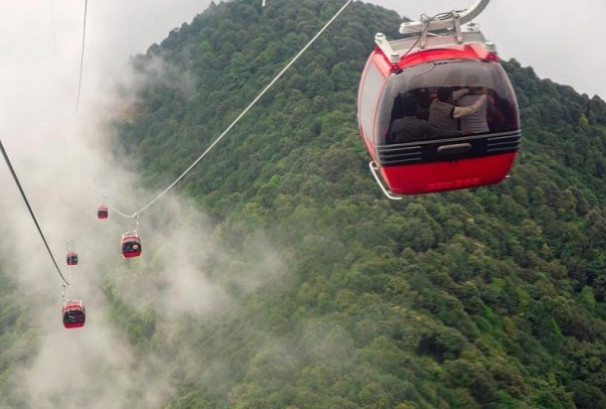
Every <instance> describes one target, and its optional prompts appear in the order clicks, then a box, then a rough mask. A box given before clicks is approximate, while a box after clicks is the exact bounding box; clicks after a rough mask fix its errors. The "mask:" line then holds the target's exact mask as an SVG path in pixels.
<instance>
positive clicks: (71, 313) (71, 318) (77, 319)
mask: <svg viewBox="0 0 606 409" xmlns="http://www.w3.org/2000/svg"><path fill="white" fill-rule="evenodd" d="M84 320H85V315H84V312H83V311H80V310H67V311H65V313H64V314H63V324H79V323H82V322H84Z"/></svg>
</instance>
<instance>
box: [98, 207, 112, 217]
mask: <svg viewBox="0 0 606 409" xmlns="http://www.w3.org/2000/svg"><path fill="white" fill-rule="evenodd" d="M108 216H109V210H108V209H107V206H106V205H104V204H102V205H99V208H98V209H97V217H98V218H99V219H107V217H108Z"/></svg>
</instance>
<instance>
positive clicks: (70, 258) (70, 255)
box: [65, 251, 78, 266]
mask: <svg viewBox="0 0 606 409" xmlns="http://www.w3.org/2000/svg"><path fill="white" fill-rule="evenodd" d="M65 258H66V260H67V265H68V266H75V265H78V253H76V252H75V251H68V252H67V256H66V257H65Z"/></svg>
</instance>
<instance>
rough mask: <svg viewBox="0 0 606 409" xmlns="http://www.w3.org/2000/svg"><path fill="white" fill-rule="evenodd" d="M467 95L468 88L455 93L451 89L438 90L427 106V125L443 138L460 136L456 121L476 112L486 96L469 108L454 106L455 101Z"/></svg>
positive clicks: (483, 103) (482, 96) (484, 101)
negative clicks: (438, 132)
mask: <svg viewBox="0 0 606 409" xmlns="http://www.w3.org/2000/svg"><path fill="white" fill-rule="evenodd" d="M468 93H469V89H468V88H462V89H459V90H457V91H454V90H453V89H452V87H441V88H439V89H438V95H437V98H435V99H434V100H433V101H432V103H431V105H430V106H429V124H430V125H431V126H433V127H434V128H436V129H438V130H439V131H440V133H441V134H442V135H444V136H447V135H452V136H457V135H460V134H461V133H460V132H459V130H458V124H457V120H458V119H459V118H463V117H465V116H468V115H471V114H473V113H474V112H477V111H478V110H480V109H481V108H482V106H483V105H485V104H486V94H483V95H481V96H480V98H478V100H477V101H476V102H474V103H473V104H472V105H470V106H465V107H462V106H456V105H455V103H456V101H457V100H458V99H459V98H461V97H462V96H463V95H466V94H468Z"/></svg>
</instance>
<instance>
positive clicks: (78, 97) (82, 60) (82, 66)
mask: <svg viewBox="0 0 606 409" xmlns="http://www.w3.org/2000/svg"><path fill="white" fill-rule="evenodd" d="M87 8H88V0H84V24H83V27H82V51H81V52H80V75H79V79H78V94H77V96H76V110H75V112H78V106H79V105H80V90H81V88H82V71H84V44H85V41H86V11H87Z"/></svg>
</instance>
